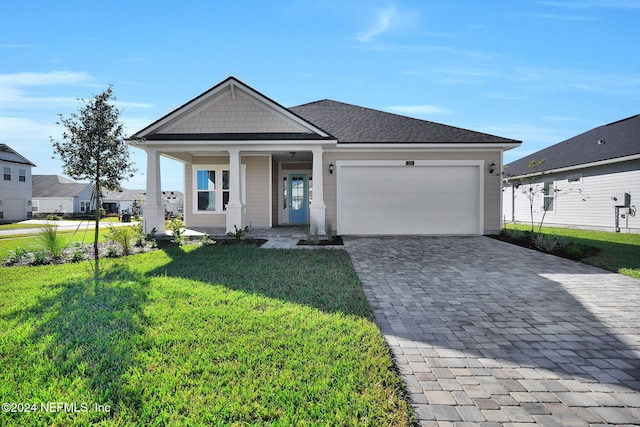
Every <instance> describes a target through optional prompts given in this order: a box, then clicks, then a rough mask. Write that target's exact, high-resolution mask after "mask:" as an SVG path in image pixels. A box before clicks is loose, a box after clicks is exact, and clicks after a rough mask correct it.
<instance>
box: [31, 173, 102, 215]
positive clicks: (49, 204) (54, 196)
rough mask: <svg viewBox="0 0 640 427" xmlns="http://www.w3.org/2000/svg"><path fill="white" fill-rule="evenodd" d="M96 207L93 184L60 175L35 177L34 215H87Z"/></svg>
mask: <svg viewBox="0 0 640 427" xmlns="http://www.w3.org/2000/svg"><path fill="white" fill-rule="evenodd" d="M95 206H96V202H95V200H94V199H93V185H92V184H87V183H80V182H76V181H73V180H71V179H69V178H65V177H63V176H59V175H33V205H32V209H33V213H34V215H46V214H51V213H55V214H61V215H85V214H89V213H90V212H91V211H92V210H93V209H95Z"/></svg>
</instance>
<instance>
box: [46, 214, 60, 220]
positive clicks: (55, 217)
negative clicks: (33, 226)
mask: <svg viewBox="0 0 640 427" xmlns="http://www.w3.org/2000/svg"><path fill="white" fill-rule="evenodd" d="M61 219H62V217H61V216H59V215H55V214H49V215H47V221H60V220H61Z"/></svg>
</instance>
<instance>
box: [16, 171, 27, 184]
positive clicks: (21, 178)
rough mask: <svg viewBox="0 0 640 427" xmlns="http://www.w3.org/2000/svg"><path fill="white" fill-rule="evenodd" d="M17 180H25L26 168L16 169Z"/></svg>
mask: <svg viewBox="0 0 640 427" xmlns="http://www.w3.org/2000/svg"><path fill="white" fill-rule="evenodd" d="M18 182H27V170H26V169H18Z"/></svg>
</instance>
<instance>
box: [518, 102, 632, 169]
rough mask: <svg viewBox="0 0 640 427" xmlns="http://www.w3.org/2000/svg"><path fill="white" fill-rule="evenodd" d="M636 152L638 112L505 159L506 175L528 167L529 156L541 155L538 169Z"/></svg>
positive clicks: (590, 161) (535, 158) (538, 156)
mask: <svg viewBox="0 0 640 427" xmlns="http://www.w3.org/2000/svg"><path fill="white" fill-rule="evenodd" d="M636 154H640V114H638V115H635V116H632V117H628V118H626V119H622V120H618V121H616V122H613V123H609V124H607V125H603V126H599V127H597V128H594V129H591V130H590V131H587V132H584V133H582V134H580V135H577V136H574V137H572V138H569V139H567V140H565V141H562V142H559V143H557V144H555V145H552V146H550V147H547V148H545V149H543V150H540V151H537V152H535V153H533V154H530V155H528V156H525V157H523V158H521V159H518V160H516V161H515V162H512V163H509V164H508V165H507V166H506V168H507V169H506V170H507V171H508V173H509V174H510V175H520V174H523V173H526V172H528V171H529V168H528V166H529V163H530V162H531V160H536V161H540V160H542V159H545V161H544V163H543V164H542V166H541V167H540V168H538V171H539V172H543V171H548V170H555V169H561V168H566V167H571V166H578V165H583V164H588V163H594V162H599V161H603V160H611V159H617V158H624V157H628V156H632V155H636Z"/></svg>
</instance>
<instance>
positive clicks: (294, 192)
mask: <svg viewBox="0 0 640 427" xmlns="http://www.w3.org/2000/svg"><path fill="white" fill-rule="evenodd" d="M308 206H309V192H308V183H307V175H305V174H295V175H294V174H292V175H289V223H291V224H306V223H307V217H308Z"/></svg>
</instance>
